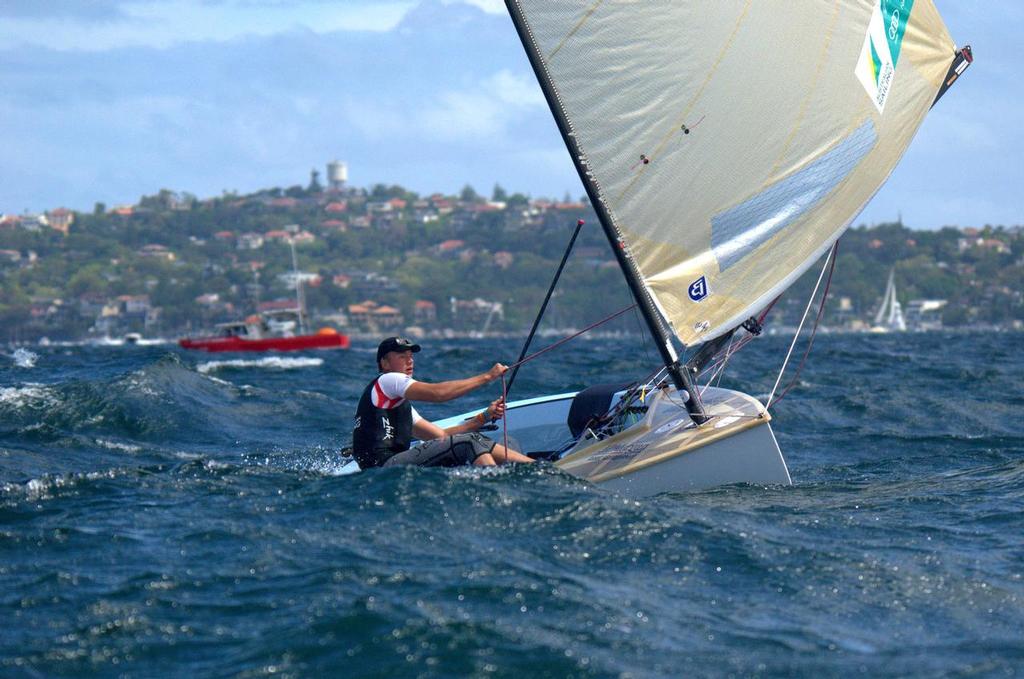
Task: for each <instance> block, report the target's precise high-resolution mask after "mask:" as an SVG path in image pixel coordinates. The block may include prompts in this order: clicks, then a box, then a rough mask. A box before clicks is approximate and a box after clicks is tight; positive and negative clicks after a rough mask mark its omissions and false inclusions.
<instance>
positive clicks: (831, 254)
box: [764, 241, 839, 410]
mask: <svg viewBox="0 0 1024 679" xmlns="http://www.w3.org/2000/svg"><path fill="white" fill-rule="evenodd" d="M838 243H839V242H838V241H836V244H835V245H833V246H832V249H831V250H830V251H829V256H828V257H827V258H826V259H825V265H824V266H823V267H821V273H820V274H818V282H817V283H815V284H814V290H813V291H812V292H811V298H810V299H808V300H807V307H806V308H805V309H804V315H803V317H802V318H801V319H800V325H799V326H798V327H797V329H796V333H795V334H794V335H793V341H792V342H790V344H789V351H787V352H786V360H785V361H783V362H782V368H781V369H780V370H779V376H778V377H776V378H775V385H774V386H773V387H772V391H771V394H769V395H768V402H767V403H766V405H765V407H764V409H765V410H768V409H769V408H771V406H772V400H773V399H774V398H775V390H776V389H778V388H779V382H781V381H782V375H783V373H785V372H786V366H787V365H788V364H789V358H790V356H792V355H793V347H795V346H796V342H797V340H798V339H800V331H801V330H803V327H804V322H805V321H806V320H807V314H808V312H810V310H811V304H812V303H813V302H814V298H815V296H816V295H817V294H818V288H819V287H820V286H821V280H822V278H824V277H825V272H826V271H827V270H828V268H829V262H830V260H832V259H834V258H835V255H836V249H837V248H838V247H839V245H838Z"/></svg>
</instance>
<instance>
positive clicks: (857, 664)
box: [0, 334, 1024, 677]
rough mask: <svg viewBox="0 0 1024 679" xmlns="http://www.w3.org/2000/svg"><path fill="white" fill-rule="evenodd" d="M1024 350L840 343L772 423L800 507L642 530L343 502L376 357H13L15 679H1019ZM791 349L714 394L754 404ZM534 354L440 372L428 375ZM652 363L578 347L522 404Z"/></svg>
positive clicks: (445, 489)
mask: <svg viewBox="0 0 1024 679" xmlns="http://www.w3.org/2000/svg"><path fill="white" fill-rule="evenodd" d="M1022 339H1024V336H1022V335H1019V334H998V335H997V334H990V335H986V334H976V335H942V334H930V335H904V336H885V337H878V336H871V337H869V336H825V337H819V340H818V344H817V345H816V347H815V352H814V354H813V355H812V357H811V361H810V363H809V365H808V367H807V368H806V369H805V372H804V375H803V379H802V384H801V386H800V388H799V389H797V390H796V391H794V392H793V393H792V394H791V395H790V396H789V397H788V398H787V399H786V400H785V401H783V402H782V403H781V404H779V406H778V409H777V410H776V412H775V416H776V420H775V423H774V426H775V430H776V434H777V436H778V439H779V442H780V445H781V447H782V449H783V452H784V454H785V456H786V459H787V461H788V463H789V465H790V471H791V473H792V476H793V480H794V484H795V485H794V486H793V487H790V488H764V487H752V486H734V487H728V488H720V489H715V490H711V491H705V492H700V493H691V494H677V495H664V496H660V497H655V498H650V499H646V500H640V501H634V500H628V499H624V498H622V497H619V496H616V495H614V494H610V493H608V492H606V491H603V490H600V489H597V488H595V487H592V486H590V485H588V484H586V483H583V482H581V481H578V480H576V479H573V478H571V477H569V476H566V475H564V474H561V473H559V472H556V471H554V470H553V469H551V468H529V469H523V468H521V469H514V470H505V469H502V470H497V471H494V470H492V471H480V470H457V471H452V470H447V471H446V470H426V469H387V470H375V471H372V472H368V473H362V474H356V475H352V476H342V475H339V474H338V470H339V468H340V461H339V458H338V455H337V451H338V450H339V449H340V448H341V447H342V446H344V445H347V443H348V439H349V435H350V432H349V430H348V425H349V422H350V418H351V415H352V413H353V411H354V407H355V402H356V399H357V397H358V395H359V393H360V391H361V388H362V387H363V385H364V384H365V382H366V380H368V379H369V377H370V375H371V371H372V364H373V360H372V348H371V347H369V346H357V347H355V348H354V349H353V350H351V351H348V352H337V353H324V354H315V355H305V356H283V357H279V356H272V357H239V356H229V357H227V358H225V359H220V358H217V357H211V356H208V355H197V354H185V353H184V352H180V351H178V350H177V349H174V348H170V347H106V348H85V347H82V348H57V347H49V348H39V349H33V350H32V351H33V352H34V354H35V356H34V358H33V357H32V356H29V355H28V354H27V353H24V352H23V353H21V354H19V355H11V354H3V355H0V616H2V619H3V624H2V625H0V675H5V676H53V675H65V676H81V675H86V674H98V675H107V676H120V675H126V676H158V675H167V674H173V675H196V676H236V675H238V676H264V675H271V674H279V675H282V676H289V675H290V676H312V675H318V674H326V673H331V674H336V675H340V676H352V677H362V676H462V675H479V676H511V675H516V676H519V677H528V676H529V677H532V676H550V677H561V676H636V677H658V676H663V677H679V676H693V675H696V676H702V675H736V676H752V675H781V674H785V675H802V676H815V677H817V676H822V675H844V676H845V675H851V674H865V675H870V676H878V675H901V676H905V675H925V676H938V675H949V676H968V675H970V676H974V675H980V676H1013V675H1017V674H1022V673H1024V631H1022V630H1024V581H1022V577H1024V398H1022V386H1021V385H1022V384H1024V359H1022V353H1021V348H1022V345H1024V343H1022ZM785 347H786V340H785V339H784V338H765V339H762V340H759V341H758V342H755V343H754V344H753V345H752V346H751V347H750V348H748V349H746V350H745V351H744V352H743V354H741V355H740V356H738V357H737V358H736V359H734V364H733V369H732V371H731V374H730V376H729V377H728V378H727V379H726V380H725V381H724V382H723V386H728V387H732V388H739V389H741V390H743V391H747V392H748V393H753V394H755V395H761V396H762V398H763V397H764V395H765V394H766V393H767V392H768V390H769V389H770V387H771V383H772V381H773V378H774V370H775V369H776V368H777V366H778V364H779V362H780V361H781V358H782V354H783V353H784V351H785ZM518 348H519V347H518V344H517V343H516V342H512V341H509V342H498V343H494V342H488V343H482V342H468V343H467V342H460V343H443V342H434V343H430V344H429V345H428V346H427V347H426V348H425V350H424V352H423V353H421V354H419V355H418V359H419V361H418V366H417V376H418V377H421V378H424V379H431V380H438V379H446V378H451V377H461V376H464V375H466V374H469V373H471V372H477V371H481V370H483V369H485V368H487V367H488V366H489V365H490V364H491V363H493V361H494V360H503V361H505V362H511V361H512V360H513V358H514V357H515V355H516V354H517V353H518ZM655 362H656V359H655V356H654V353H653V351H651V350H650V349H645V348H644V347H643V346H641V345H640V344H639V343H638V342H635V341H627V340H618V341H612V340H595V341H589V342H578V343H575V344H571V345H569V346H568V347H565V348H563V349H560V350H558V351H556V352H552V353H551V354H548V355H546V356H545V357H544V359H542V360H541V361H539V362H538V363H537V364H536V365H532V364H531V365H528V366H526V367H525V368H524V369H523V372H522V373H520V377H519V378H518V382H517V385H516V388H515V391H516V394H515V395H516V396H518V397H526V396H532V395H539V394H542V393H553V392H560V391H565V390H571V389H576V388H580V387H582V386H584V385H586V384H588V383H594V382H602V381H608V380H610V379H617V378H629V377H635V376H638V375H639V374H643V373H645V372H646V371H647V370H648V368H649V367H650V366H653V365H654V364H655ZM492 391H493V390H492ZM493 396H494V394H493V393H490V392H484V391H482V392H480V393H479V395H478V396H477V397H475V398H474V396H469V397H466V398H465V399H463V400H462V401H461V402H458V403H456V404H454V405H449V406H430V407H424V408H422V409H421V410H422V411H423V412H424V414H425V415H427V416H428V417H439V416H442V415H444V414H453V413H454V412H458V411H462V410H467V409H470V408H472V407H475V406H476V405H478V404H479V403H482V402H485V401H486V400H488V399H489V398H493Z"/></svg>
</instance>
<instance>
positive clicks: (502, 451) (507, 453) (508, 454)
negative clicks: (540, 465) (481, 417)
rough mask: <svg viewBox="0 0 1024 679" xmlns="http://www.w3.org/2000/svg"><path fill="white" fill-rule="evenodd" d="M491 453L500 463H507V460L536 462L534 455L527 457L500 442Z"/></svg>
mask: <svg viewBox="0 0 1024 679" xmlns="http://www.w3.org/2000/svg"><path fill="white" fill-rule="evenodd" d="M491 455H492V456H493V457H494V461H495V462H497V463H498V464H505V463H507V462H536V460H534V459H533V458H532V457H527V456H526V455H523V454H522V453H519V452H516V451H514V450H512V449H511V448H506V447H505V446H503V445H501V444H500V443H497V444H495V445H494V449H493V450H492V451H491Z"/></svg>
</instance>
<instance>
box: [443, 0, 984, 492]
mask: <svg viewBox="0 0 1024 679" xmlns="http://www.w3.org/2000/svg"><path fill="white" fill-rule="evenodd" d="M505 4H506V7H507V9H508V11H509V14H510V16H511V18H512V21H513V23H514V25H515V27H516V30H517V32H518V34H519V37H520V39H521V41H522V43H523V46H524V48H525V50H526V54H527V56H528V58H529V60H530V63H531V65H532V67H533V70H534V73H535V74H536V76H537V80H538V82H539V83H540V86H541V89H542V90H543V92H544V95H545V97H546V99H547V102H548V105H549V107H550V109H551V112H552V114H553V116H554V119H555V122H556V124H557V126H558V129H559V131H560V132H561V134H562V138H563V140H564V142H565V144H566V147H567V149H568V151H569V154H570V156H571V158H572V161H573V163H574V164H575V166H576V169H577V172H578V174H579V177H580V179H581V181H582V182H583V185H584V187H585V188H586V191H587V194H588V196H589V198H590V202H591V204H592V205H593V206H594V209H595V211H596V213H597V216H598V218H599V221H600V224H601V227H602V229H603V230H604V233H605V235H606V236H607V238H608V242H609V245H610V246H611V248H612V250H613V251H614V253H615V255H616V258H617V260H618V263H619V266H620V268H621V269H622V272H623V274H624V276H625V278H626V281H627V283H628V284H629V287H630V290H631V292H632V294H633V297H634V298H635V300H636V304H637V308H639V310H640V313H641V315H642V317H643V319H644V321H645V323H646V325H647V327H648V329H649V331H650V333H651V335H652V336H653V337H654V338H655V343H656V344H657V346H658V349H659V353H660V357H661V359H662V363H663V366H664V369H663V370H662V371H661V374H660V375H657V376H655V377H654V378H652V379H650V380H641V381H640V382H638V383H637V384H634V385H630V386H623V385H604V386H600V385H595V386H594V387H592V388H589V389H585V390H583V391H581V392H579V393H576V394H559V395H554V396H547V397H540V398H534V399H530V400H525V401H518V402H513V403H509V405H508V410H507V417H506V419H505V420H504V421H503V425H504V424H507V426H508V431H507V432H506V431H504V430H502V429H500V428H499V429H498V430H497V431H495V432H493V433H492V435H493V436H495V437H508V439H509V442H510V445H515V446H518V448H519V449H521V450H523V451H524V452H527V453H530V454H537V455H544V456H547V457H549V458H550V459H552V460H554V464H555V465H556V466H557V467H559V468H560V469H562V470H564V471H566V472H568V473H570V474H573V475H576V476H579V477H582V478H584V479H587V480H589V481H591V482H594V483H596V484H599V485H601V486H604V487H608V488H612V489H615V490H618V491H621V492H624V493H627V494H632V495H648V494H654V493H660V492H665V491H675V490H685V489H694V488H702V487H708V486H714V485H719V484H725V483H739V482H748V483H768V484H788V483H790V482H791V479H790V475H789V471H788V468H787V466H786V463H785V460H784V458H783V456H782V453H781V451H780V450H779V446H778V444H777V442H776V440H775V436H774V433H773V432H772V428H771V424H770V422H771V415H770V413H769V411H768V409H767V408H766V406H765V404H762V403H761V402H759V401H758V400H757V399H755V398H754V397H752V396H749V395H747V394H742V393H739V392H735V391H730V390H727V389H719V388H714V387H710V386H705V387H701V386H700V385H698V384H697V380H698V378H699V376H700V375H701V374H702V373H704V371H705V370H706V369H708V367H709V366H714V365H716V364H717V365H721V364H722V363H723V362H724V361H725V360H727V358H728V355H729V352H730V351H731V350H732V347H733V344H734V343H735V342H738V341H741V340H742V339H743V337H744V336H745V335H746V334H749V333H751V332H753V333H756V332H758V330H759V321H760V320H762V319H763V312H764V310H765V309H767V308H768V307H770V305H771V303H772V301H773V300H775V299H777V298H778V297H779V296H780V295H781V294H782V293H783V292H784V291H785V290H786V289H787V288H788V287H789V286H790V285H792V284H793V283H794V282H795V281H796V280H797V278H798V277H799V276H801V275H802V274H803V273H804V272H805V271H807V270H808V269H809V268H810V267H811V266H812V265H813V264H814V263H815V262H816V261H818V260H819V259H820V258H822V257H823V256H824V255H826V253H829V252H830V251H832V248H833V246H834V244H835V243H836V241H837V240H838V239H839V237H840V236H841V235H842V234H843V232H844V231H845V230H846V229H847V228H848V227H849V225H850V223H851V222H852V220H853V219H854V218H855V217H856V215H857V214H858V213H859V212H860V211H861V210H862V209H863V207H864V206H865V205H866V204H867V203H868V201H870V200H871V198H872V197H873V196H874V195H875V193H876V192H877V191H878V189H879V188H880V187H881V185H882V184H883V183H884V182H885V181H886V179H887V178H888V177H889V175H890V174H891V173H892V171H893V169H894V168H895V166H896V164H897V163H898V161H899V160H900V158H901V156H902V155H903V153H904V152H905V150H906V149H907V147H908V145H909V144H910V142H911V140H912V138H913V136H914V134H915V133H916V132H917V130H918V128H919V127H920V125H921V124H922V122H923V121H924V118H925V116H926V114H927V113H928V111H929V109H930V108H931V107H932V106H933V105H934V104H935V103H936V102H937V101H938V99H939V98H940V97H941V96H942V95H943V94H944V93H945V92H946V91H947V89H948V88H949V87H950V85H952V84H953V82H955V81H956V80H957V79H958V78H959V77H960V75H961V74H962V73H963V72H964V70H965V69H966V68H967V66H968V65H969V64H970V63H971V61H972V60H973V55H972V52H971V50H970V47H964V48H957V47H956V46H955V44H954V42H953V40H952V38H951V37H950V35H949V33H948V31H947V29H946V26H945V24H944V23H943V20H942V18H941V17H940V15H939V12H938V10H937V9H936V7H935V5H934V3H933V2H932V0H905V1H902V2H895V1H894V0H859V1H856V2H853V1H847V2H831V3H826V2H822V1H821V0H790V1H789V2H785V3H777V2H771V3H769V2H754V0H722V1H720V2H713V3H708V2H696V1H684V0H680V1H678V2H671V3H667V2H621V1H620V2H616V1H613V0H571V1H570V0H506V3H505ZM833 257H834V253H833ZM819 281H820V277H819ZM677 342H678V344H679V346H678V347H677V346H676V343H677ZM461 417H465V416H459V417H456V418H452V421H457V420H458V419H460V418H461ZM439 424H441V425H442V426H445V423H439Z"/></svg>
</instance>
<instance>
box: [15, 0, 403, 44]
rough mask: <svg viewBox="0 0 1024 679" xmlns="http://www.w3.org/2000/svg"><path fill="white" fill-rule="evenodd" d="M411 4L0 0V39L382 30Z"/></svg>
mask: <svg viewBox="0 0 1024 679" xmlns="http://www.w3.org/2000/svg"><path fill="white" fill-rule="evenodd" d="M413 6H414V2H413V0H376V1H372V2H371V1H353V2H346V3H329V2H324V0H295V1H292V2H276V1H272V0H268V1H263V2H253V1H251V0H248V1H243V2H239V1H232V0H216V1H213V0H101V1H100V2H97V3H91V2H88V3H87V2H76V1H75V0H59V1H58V2H56V3H50V2H35V3H32V4H30V3H28V2H24V1H23V0H15V2H14V3H13V4H7V3H6V2H5V3H0V16H3V15H5V14H6V15H7V16H9V17H11V18H10V19H9V20H7V21H4V22H3V23H2V24H0V44H2V45H6V46H17V47H20V48H24V47H26V46H41V47H47V48H50V49H58V50H82V51H92V52H94V51H105V50H111V49H120V48H125V47H157V48H167V47H171V46H173V45H177V44H181V43H185V42H202V41H227V40H232V39H236V38H239V37H242V36H247V35H264V36H267V35H274V34H278V33H283V32H287V31H294V30H305V31H310V32H313V33H321V34H322V33H329V32H332V31H341V30H347V31H377V32H384V31H389V30H391V29H393V28H394V27H395V26H396V25H398V23H399V22H400V21H401V19H402V17H403V16H405V14H406V13H407V12H408V11H409V10H410V8H412V7H413Z"/></svg>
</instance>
